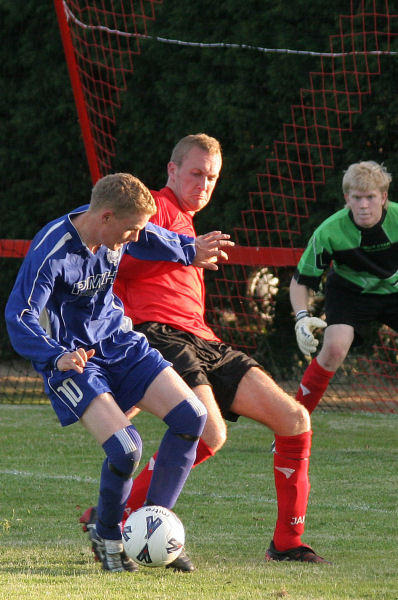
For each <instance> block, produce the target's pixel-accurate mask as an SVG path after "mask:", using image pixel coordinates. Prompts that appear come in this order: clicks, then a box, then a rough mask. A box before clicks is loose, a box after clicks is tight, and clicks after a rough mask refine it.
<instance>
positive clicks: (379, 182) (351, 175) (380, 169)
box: [343, 160, 392, 194]
mask: <svg viewBox="0 0 398 600" xmlns="http://www.w3.org/2000/svg"><path fill="white" fill-rule="evenodd" d="M391 180H392V177H391V175H390V173H388V172H387V169H386V168H385V166H384V165H379V163H377V162H375V161H373V160H363V161H360V162H357V163H353V164H352V165H350V166H349V167H348V169H347V171H345V173H344V177H343V193H344V194H349V192H350V191H351V190H359V191H361V192H365V191H367V190H373V189H377V190H379V191H380V192H388V188H389V186H390V183H391Z"/></svg>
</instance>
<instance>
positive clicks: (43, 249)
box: [5, 205, 195, 372]
mask: <svg viewBox="0 0 398 600" xmlns="http://www.w3.org/2000/svg"><path fill="white" fill-rule="evenodd" d="M87 209H88V205H86V206H82V207H80V208H77V209H75V210H74V211H72V212H71V213H69V214H68V215H64V216H62V217H60V218H58V219H56V220H54V221H52V222H51V223H49V224H47V225H46V226H45V227H44V228H43V229H42V230H41V231H40V232H39V233H38V234H37V235H36V236H35V237H34V239H33V240H32V243H31V246H30V249H29V251H28V253H27V255H26V257H25V260H24V262H23V263H22V266H21V269H20V271H19V273H18V276H17V279H16V281H15V285H14V287H13V290H12V292H11V294H10V297H9V299H8V302H7V306H6V310H5V316H6V322H7V329H8V334H9V336H10V340H11V343H12V345H13V347H14V349H15V350H16V352H18V353H19V354H20V355H21V356H23V357H24V358H27V359H29V360H31V361H32V363H33V366H34V367H35V369H36V370H37V371H39V372H42V371H45V370H49V369H52V368H53V367H54V365H55V362H56V360H57V358H58V357H59V356H60V355H61V354H63V353H64V352H70V351H73V350H75V349H76V348H78V347H83V348H86V349H90V348H93V347H95V348H96V349H97V350H96V354H98V349H99V351H100V348H101V341H103V340H105V339H108V338H109V337H110V336H112V334H113V333H114V332H116V331H119V330H123V324H124V311H123V304H122V302H121V300H120V299H119V298H118V297H117V296H115V295H114V293H113V282H114V280H115V277H116V273H117V270H118V267H119V262H120V260H121V257H122V255H123V254H124V252H127V253H129V254H131V255H132V256H134V257H135V258H139V259H145V260H163V261H171V262H179V263H182V264H185V265H189V264H191V262H192V261H193V259H194V257H195V241H194V239H193V238H192V237H189V236H185V235H178V234H176V233H173V232H171V231H168V230H167V229H163V228H162V227H159V226H157V225H153V224H152V223H148V224H147V225H146V227H145V228H144V229H143V230H142V231H141V232H140V236H139V240H138V241H137V242H130V243H128V244H126V245H125V246H123V248H122V249H121V250H118V251H112V250H109V249H108V248H107V247H106V246H104V245H102V246H100V248H99V249H98V251H97V252H96V253H95V254H93V253H92V252H91V251H90V250H89V249H88V248H87V246H86V245H85V244H84V243H83V242H82V240H81V238H80V236H79V234H78V233H77V231H76V229H75V227H74V226H73V224H72V222H71V215H76V214H78V213H81V212H85V211H86V210H87ZM137 293H138V294H139V290H137ZM44 314H45V316H46V325H47V326H46V327H45V328H44V326H43V315H44ZM137 335H138V334H137ZM104 358H106V357H104Z"/></svg>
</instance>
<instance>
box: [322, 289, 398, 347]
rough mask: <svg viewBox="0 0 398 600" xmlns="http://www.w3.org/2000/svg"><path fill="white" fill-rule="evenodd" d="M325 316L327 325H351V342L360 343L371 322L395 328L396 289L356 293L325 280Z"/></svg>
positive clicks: (397, 318)
mask: <svg viewBox="0 0 398 600" xmlns="http://www.w3.org/2000/svg"><path fill="white" fill-rule="evenodd" d="M325 316H326V322H327V324H328V325H343V324H344V325H351V327H353V328H354V331H355V339H354V345H359V344H361V343H362V342H363V340H364V339H365V338H366V337H367V335H368V334H369V325H370V323H372V322H376V323H380V324H383V325H388V326H389V327H391V329H394V330H395V331H398V293H397V294H385V295H383V294H359V293H357V292H355V291H352V290H350V289H347V288H346V287H344V286H339V285H336V284H335V283H333V284H329V283H328V282H327V283H326V289H325Z"/></svg>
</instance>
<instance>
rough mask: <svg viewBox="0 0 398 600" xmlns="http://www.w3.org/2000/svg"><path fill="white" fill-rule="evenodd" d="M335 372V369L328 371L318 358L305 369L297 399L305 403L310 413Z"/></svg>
mask: <svg viewBox="0 0 398 600" xmlns="http://www.w3.org/2000/svg"><path fill="white" fill-rule="evenodd" d="M334 373H335V371H327V370H326V369H324V368H323V367H321V365H320V364H319V363H318V361H317V359H316V358H314V359H313V360H312V361H311V363H310V365H309V366H308V367H307V369H306V370H305V372H304V375H303V378H302V380H301V383H300V387H299V389H298V391H297V394H296V400H298V402H300V403H301V404H303V405H304V406H305V408H306V409H307V410H308V412H309V413H310V414H311V413H312V411H313V410H315V408H316V407H317V406H318V403H319V401H320V400H321V398H322V396H323V394H324V393H325V390H326V388H327V387H328V385H329V381H330V380H331V378H332V377H333V375H334Z"/></svg>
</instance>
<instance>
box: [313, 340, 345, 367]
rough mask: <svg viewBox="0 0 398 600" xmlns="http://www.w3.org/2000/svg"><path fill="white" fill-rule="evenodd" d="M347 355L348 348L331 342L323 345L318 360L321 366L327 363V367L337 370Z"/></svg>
mask: <svg viewBox="0 0 398 600" xmlns="http://www.w3.org/2000/svg"><path fill="white" fill-rule="evenodd" d="M346 356H347V350H346V349H345V348H344V347H343V346H342V345H341V344H338V343H335V342H331V343H327V344H325V345H324V346H323V347H322V350H321V352H320V353H319V356H318V357H317V360H318V362H319V363H320V364H321V366H324V365H325V366H324V368H325V369H326V368H327V369H328V370H332V371H335V370H336V369H337V368H338V367H339V366H340V365H342V364H343V362H344V359H345V357H346Z"/></svg>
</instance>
